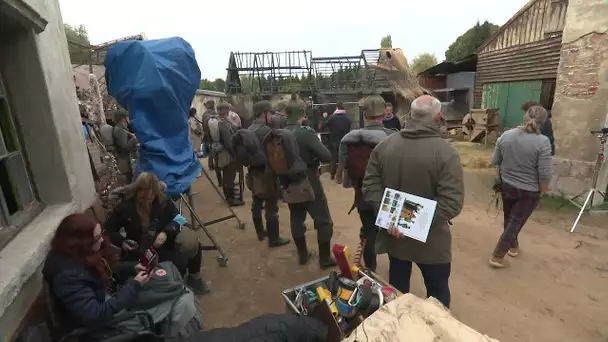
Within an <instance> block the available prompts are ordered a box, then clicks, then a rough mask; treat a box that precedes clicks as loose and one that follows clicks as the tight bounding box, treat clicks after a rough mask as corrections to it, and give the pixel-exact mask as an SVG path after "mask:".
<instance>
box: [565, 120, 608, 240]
mask: <svg viewBox="0 0 608 342" xmlns="http://www.w3.org/2000/svg"><path fill="white" fill-rule="evenodd" d="M591 134H596V135H597V138H598V139H599V140H600V146H599V150H598V153H597V159H596V161H595V167H594V168H593V178H592V179H593V183H592V185H591V189H589V190H588V191H587V192H583V193H581V194H579V195H577V196H576V197H574V198H572V199H571V200H570V202H572V203H573V204H574V205H576V206H577V207H579V204H578V203H577V202H576V199H577V198H580V197H582V196H583V194H586V196H585V201H584V202H583V205H582V206H580V209H581V210H580V211H579V213H578V216H577V217H576V220H574V224H573V225H572V229H570V233H573V232H574V229H576V225H577V224H578V221H579V220H580V219H581V216H583V213H584V212H585V211H590V210H591V207H592V206H593V198H594V197H595V195H596V194H598V195H600V196H602V198H604V197H606V192H605V191H604V192H602V191H600V190H599V189H598V188H597V178H598V177H599V174H600V169H601V168H602V164H603V163H604V145H605V144H606V140H608V128H602V129H601V130H599V131H591Z"/></svg>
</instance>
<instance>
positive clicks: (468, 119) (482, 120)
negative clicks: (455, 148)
mask: <svg viewBox="0 0 608 342" xmlns="http://www.w3.org/2000/svg"><path fill="white" fill-rule="evenodd" d="M499 117H500V115H499V112H498V109H496V108H489V109H471V112H470V113H469V114H467V115H465V117H464V119H463V120H462V131H463V132H464V133H466V134H468V135H469V141H472V142H479V141H481V140H482V139H484V142H485V143H487V142H488V136H489V135H490V133H493V132H496V133H497V132H498V123H499Z"/></svg>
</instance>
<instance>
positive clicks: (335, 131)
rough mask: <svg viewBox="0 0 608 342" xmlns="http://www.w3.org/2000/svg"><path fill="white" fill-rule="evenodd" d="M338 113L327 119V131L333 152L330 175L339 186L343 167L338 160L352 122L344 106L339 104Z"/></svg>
mask: <svg viewBox="0 0 608 342" xmlns="http://www.w3.org/2000/svg"><path fill="white" fill-rule="evenodd" d="M336 107H337V108H336V111H335V112H334V114H333V115H332V116H330V117H329V119H327V124H326V129H327V131H328V132H329V145H330V152H331V166H330V171H329V173H330V174H331V179H332V180H333V179H335V180H336V182H337V183H338V184H340V183H342V167H343V165H342V164H340V162H339V160H338V149H339V148H340V141H342V138H344V136H345V135H346V133H348V132H350V126H351V120H350V118H349V117H348V115H347V114H346V110H344V104H342V102H338V104H337V105H336Z"/></svg>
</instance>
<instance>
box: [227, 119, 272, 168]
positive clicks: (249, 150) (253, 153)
mask: <svg viewBox="0 0 608 342" xmlns="http://www.w3.org/2000/svg"><path fill="white" fill-rule="evenodd" d="M262 127H263V126H260V127H258V128H257V129H255V130H252V129H247V128H241V129H238V130H237V131H236V132H235V133H234V134H233V135H232V148H233V149H234V157H235V159H236V161H237V162H238V163H239V164H241V165H243V166H251V167H256V168H259V167H263V166H265V165H266V155H265V154H264V150H263V149H262V143H261V142H260V139H258V137H257V135H256V133H257V131H258V130H259V129H260V128H262Z"/></svg>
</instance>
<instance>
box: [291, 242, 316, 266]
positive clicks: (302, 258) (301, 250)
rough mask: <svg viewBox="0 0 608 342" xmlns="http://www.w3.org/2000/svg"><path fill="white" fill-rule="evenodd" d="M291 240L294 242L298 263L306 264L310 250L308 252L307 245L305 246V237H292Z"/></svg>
mask: <svg viewBox="0 0 608 342" xmlns="http://www.w3.org/2000/svg"><path fill="white" fill-rule="evenodd" d="M293 242H294V243H295V244H296V248H297V249H298V263H299V264H300V265H306V264H307V263H308V260H310V257H311V255H312V254H310V252H308V247H307V246H306V237H301V238H294V239H293Z"/></svg>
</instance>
